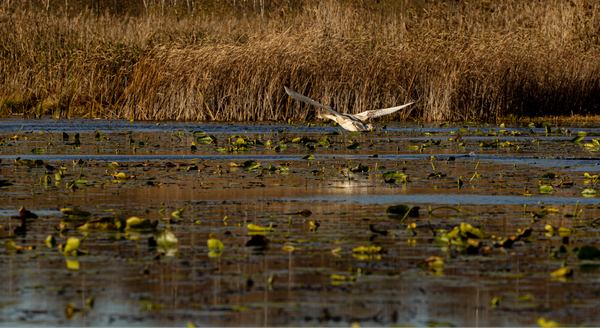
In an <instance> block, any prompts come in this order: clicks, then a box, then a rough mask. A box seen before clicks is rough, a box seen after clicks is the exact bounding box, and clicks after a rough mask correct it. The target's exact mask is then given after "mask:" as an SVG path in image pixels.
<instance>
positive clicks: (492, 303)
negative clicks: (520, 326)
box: [490, 296, 502, 309]
mask: <svg viewBox="0 0 600 328" xmlns="http://www.w3.org/2000/svg"><path fill="white" fill-rule="evenodd" d="M500 301H502V297H501V296H494V297H492V299H491V300H490V307H491V308H492V309H494V308H497V307H498V306H499V305H500Z"/></svg>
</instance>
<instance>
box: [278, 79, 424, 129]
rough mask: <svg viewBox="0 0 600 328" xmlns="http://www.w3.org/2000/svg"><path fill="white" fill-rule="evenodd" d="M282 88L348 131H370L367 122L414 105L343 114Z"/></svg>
mask: <svg viewBox="0 0 600 328" xmlns="http://www.w3.org/2000/svg"><path fill="white" fill-rule="evenodd" d="M284 88H285V92H286V93H287V94H288V95H289V96H290V97H292V98H294V99H296V100H299V101H303V102H305V103H307V104H311V105H313V106H316V107H319V108H321V109H324V110H325V113H321V114H320V116H321V117H324V118H328V119H330V120H332V121H335V122H336V123H337V124H339V125H340V126H341V127H342V128H344V129H346V130H348V131H372V130H373V125H371V124H369V123H366V122H367V120H369V119H372V118H376V117H379V116H383V115H388V114H392V113H395V112H397V111H399V110H401V109H402V108H406V107H408V106H410V105H412V104H413V103H414V102H409V103H407V104H404V105H401V106H396V107H390V108H383V109H371V110H367V111H364V112H361V113H358V114H343V113H338V112H336V111H335V110H333V108H331V107H329V106H325V105H323V104H321V103H319V102H318V101H315V100H312V99H310V98H308V97H306V96H303V95H301V94H299V93H297V92H296V91H294V90H292V89H289V88H288V87H285V86H284Z"/></svg>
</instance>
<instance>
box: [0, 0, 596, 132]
mask: <svg viewBox="0 0 600 328" xmlns="http://www.w3.org/2000/svg"><path fill="white" fill-rule="evenodd" d="M398 3H401V5H395V4H398ZM302 4H303V5H301V6H296V7H294V8H292V7H290V6H289V5H288V6H286V5H284V4H279V5H277V6H275V5H271V6H267V7H266V8H267V13H265V12H264V11H265V9H264V8H260V10H253V9H252V8H245V9H244V12H243V14H239V13H236V12H234V11H235V9H236V8H235V7H233V6H232V7H231V8H230V10H229V11H228V10H220V11H219V12H218V13H216V12H214V11H204V12H198V11H195V12H194V13H193V15H192V14H188V15H183V16H182V15H181V14H179V15H178V16H175V15H173V14H172V13H164V11H163V12H161V13H156V12H151V13H146V14H144V15H141V16H115V15H110V14H104V15H100V16H97V15H95V14H94V13H93V12H86V11H81V12H80V13H79V14H70V15H65V14H60V13H48V12H44V11H40V10H36V9H31V8H28V9H26V10H25V9H22V8H21V9H19V8H12V7H11V8H9V7H7V6H6V5H4V6H2V5H0V8H1V9H0V104H1V106H2V110H1V113H2V114H4V115H7V114H10V113H15V112H24V113H26V114H27V115H42V114H47V113H52V114H54V115H55V116H59V115H60V116H87V117H106V118H133V119H143V120H170V119H179V120H219V121H230V120H241V121H255V120H288V119H292V120H299V121H304V120H307V119H312V117H313V116H312V115H313V111H312V110H310V109H309V108H308V107H304V106H301V105H299V104H297V103H295V102H291V101H290V100H289V99H288V98H287V97H286V96H285V93H284V91H283V85H288V86H291V87H292V88H294V89H296V90H298V91H300V92H302V93H305V94H307V95H309V96H311V97H313V98H315V99H318V100H320V101H322V102H324V103H327V104H331V105H334V106H335V107H338V108H340V109H341V110H343V111H352V112H358V111H362V110H365V109H369V108H374V107H386V106H392V105H396V104H399V103H403V102H406V101H408V100H411V99H412V100H418V103H417V106H415V107H414V108H413V109H411V110H408V111H406V112H403V113H400V114H398V115H397V116H395V117H394V118H396V119H406V118H408V117H411V118H416V119H422V120H425V121H444V120H472V119H474V120H496V119H498V118H500V117H505V116H508V115H517V116H520V115H527V116H535V115H570V114H572V113H575V114H590V113H598V110H600V4H599V3H597V2H592V1H588V2H586V1H584V0H575V1H572V2H565V1H559V0H549V1H544V2H535V3H534V2H530V1H525V0H510V1H504V2H501V3H499V4H496V3H492V2H489V3H488V2H486V1H480V2H477V3H458V4H457V3H456V2H434V3H428V2H424V1H413V2H410V4H408V2H406V3H403V2H394V1H387V2H386V1H382V4H380V5H372V4H365V3H363V2H361V1H358V0H357V1H350V0H346V1H332V0H331V1H316V2H311V1H309V0H306V1H304V2H303V3H302ZM378 6H379V7H378ZM163 9H164V8H163Z"/></svg>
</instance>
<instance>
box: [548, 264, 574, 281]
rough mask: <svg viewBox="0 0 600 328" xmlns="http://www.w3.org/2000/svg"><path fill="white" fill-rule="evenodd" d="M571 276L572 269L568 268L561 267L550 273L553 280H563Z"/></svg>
mask: <svg viewBox="0 0 600 328" xmlns="http://www.w3.org/2000/svg"><path fill="white" fill-rule="evenodd" d="M572 275H573V269H571V268H570V267H567V266H565V267H561V268H559V269H557V270H554V271H552V272H551V273H550V276H551V277H552V278H554V279H565V278H568V277H571V276H572Z"/></svg>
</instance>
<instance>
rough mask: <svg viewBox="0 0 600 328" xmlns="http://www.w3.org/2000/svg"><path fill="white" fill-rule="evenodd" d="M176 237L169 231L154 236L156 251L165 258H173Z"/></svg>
mask: <svg viewBox="0 0 600 328" xmlns="http://www.w3.org/2000/svg"><path fill="white" fill-rule="evenodd" d="M178 242H179V241H178V240H177V237H175V234H174V233H173V232H171V231H169V230H165V231H163V232H162V233H160V234H159V235H158V236H156V246H157V248H158V251H159V252H160V253H162V254H165V255H166V256H175V254H176V253H177V244H178Z"/></svg>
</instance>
